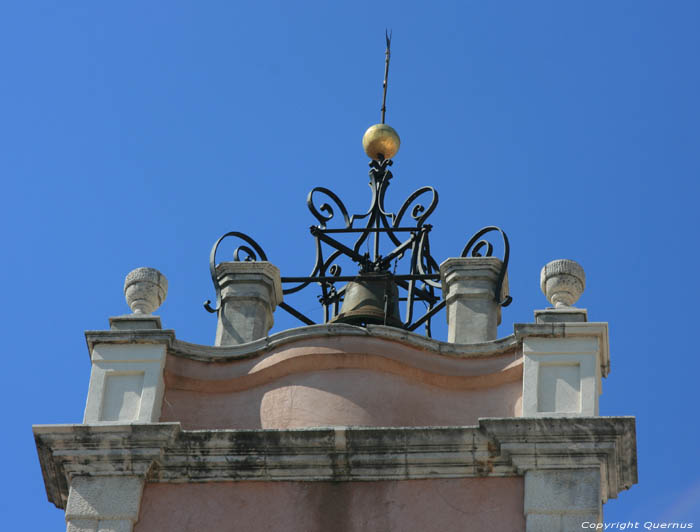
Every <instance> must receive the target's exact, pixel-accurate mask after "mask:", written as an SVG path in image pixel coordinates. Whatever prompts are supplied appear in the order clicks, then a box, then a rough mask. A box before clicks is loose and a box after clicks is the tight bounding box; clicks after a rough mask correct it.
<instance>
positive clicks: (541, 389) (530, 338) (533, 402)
mask: <svg viewBox="0 0 700 532" xmlns="http://www.w3.org/2000/svg"><path fill="white" fill-rule="evenodd" d="M518 334H520V335H522V338H523V403H522V404H523V416H525V417H539V416H545V417H552V416H554V417H556V416H564V417H572V416H597V415H598V398H599V396H600V394H601V393H602V377H605V376H607V374H608V371H609V369H610V355H609V348H608V326H607V323H595V322H588V323H575V322H573V323H572V322H569V323H543V324H536V325H529V326H526V328H523V329H521V330H520V331H519V332H518Z"/></svg>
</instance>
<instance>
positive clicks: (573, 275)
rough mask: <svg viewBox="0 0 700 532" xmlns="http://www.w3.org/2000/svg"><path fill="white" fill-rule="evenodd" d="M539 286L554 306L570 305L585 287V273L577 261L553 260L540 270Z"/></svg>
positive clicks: (576, 299)
mask: <svg viewBox="0 0 700 532" xmlns="http://www.w3.org/2000/svg"><path fill="white" fill-rule="evenodd" d="M540 288H541V289H542V292H544V295H545V296H546V297H547V300H548V301H549V302H550V303H551V304H552V305H554V307H555V308H563V307H571V306H573V304H574V303H576V301H578V298H579V297H581V294H582V293H583V291H584V290H585V288H586V274H585V273H584V272H583V268H582V267H581V265H580V264H579V263H578V262H575V261H573V260H569V259H559V260H553V261H552V262H549V263H547V264H545V265H544V267H543V268H542V271H541V272H540Z"/></svg>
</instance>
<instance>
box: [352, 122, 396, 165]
mask: <svg viewBox="0 0 700 532" xmlns="http://www.w3.org/2000/svg"><path fill="white" fill-rule="evenodd" d="M400 145H401V139H400V138H399V134H398V133H397V132H396V131H395V130H394V128H393V127H391V126H387V125H386V124H375V125H373V126H371V127H370V128H369V129H367V131H365V134H364V136H363V137H362V147H363V148H364V150H365V153H366V154H367V156H368V157H369V158H370V159H374V160H375V161H376V160H379V159H391V158H392V157H393V156H394V155H396V153H397V152H398V151H399V146H400Z"/></svg>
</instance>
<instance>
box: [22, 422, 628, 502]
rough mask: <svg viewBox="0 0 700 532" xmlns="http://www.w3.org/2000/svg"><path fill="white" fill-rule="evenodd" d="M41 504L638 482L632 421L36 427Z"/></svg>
mask: <svg viewBox="0 0 700 532" xmlns="http://www.w3.org/2000/svg"><path fill="white" fill-rule="evenodd" d="M34 435H35V440H36V445H37V450H38V453H39V461H40V463H41V470H42V474H43V476H44V484H45V486H46V491H47V495H48V498H49V500H50V501H51V502H53V503H54V504H55V505H56V506H58V507H59V508H65V505H66V502H67V499H68V487H69V485H70V483H71V479H72V478H73V477H74V476H139V477H142V478H144V479H145V480H146V481H147V482H179V483H182V482H221V481H229V482H230V481H242V480H262V481H301V482H313V481H376V480H410V479H427V478H471V477H492V476H495V477H504V476H521V475H523V474H524V473H525V472H526V471H528V470H543V469H591V468H594V469H599V470H600V471H601V479H602V484H603V490H602V492H601V493H602V494H603V499H604V501H605V500H607V499H608V498H614V497H616V496H617V494H618V493H619V491H621V490H623V489H627V488H629V487H630V486H631V485H632V484H634V483H636V482H637V463H636V443H635V442H636V437H635V421H634V418H631V417H592V418H581V417H579V418H576V419H562V418H482V419H480V420H479V424H478V426H467V427H398V428H381V427H335V428H312V429H294V430H210V431H185V430H181V428H180V424H179V423H154V424H126V425H35V426H34Z"/></svg>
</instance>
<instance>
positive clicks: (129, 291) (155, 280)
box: [124, 268, 168, 314]
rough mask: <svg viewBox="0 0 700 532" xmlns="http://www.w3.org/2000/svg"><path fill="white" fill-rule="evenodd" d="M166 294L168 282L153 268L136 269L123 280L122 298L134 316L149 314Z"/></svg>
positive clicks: (159, 304)
mask: <svg viewBox="0 0 700 532" xmlns="http://www.w3.org/2000/svg"><path fill="white" fill-rule="evenodd" d="M167 294H168V280H167V279H166V278H165V275H163V274H162V273H160V272H159V271H158V270H156V269H155V268H136V269H135V270H133V271H131V272H129V275H127V276H126V279H124V297H126V302H127V304H128V305H129V307H130V308H131V311H132V312H133V313H134V314H151V313H152V312H154V311H155V310H156V309H157V308H158V307H160V306H161V305H162V304H163V301H165V296H166V295H167Z"/></svg>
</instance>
